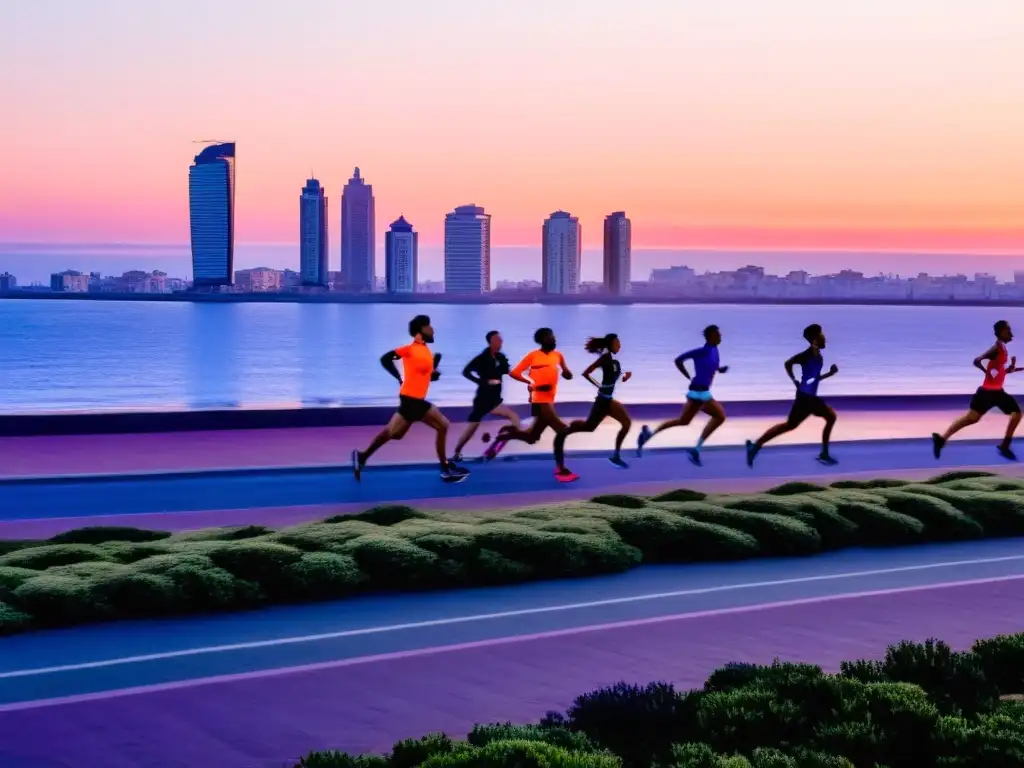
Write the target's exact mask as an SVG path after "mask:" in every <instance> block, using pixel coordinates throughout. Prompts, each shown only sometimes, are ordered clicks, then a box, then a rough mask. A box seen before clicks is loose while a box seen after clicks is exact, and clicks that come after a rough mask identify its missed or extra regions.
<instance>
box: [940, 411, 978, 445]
mask: <svg viewBox="0 0 1024 768" xmlns="http://www.w3.org/2000/svg"><path fill="white" fill-rule="evenodd" d="M979 421H981V414H980V413H978V412H977V411H968V412H967V413H965V414H964V415H963V416H961V417H960V418H959V419H957V420H956V421H954V422H953V423H952V424H950V425H949V429H947V430H946V431H945V433H944V434H943V435H942V441H943V442H945V441H947V440H949V438H951V437H952V436H953V435H955V434H956V433H957V432H959V431H960V430H961V429H963V428H964V427H969V426H971V425H972V424H977V423H978V422H979Z"/></svg>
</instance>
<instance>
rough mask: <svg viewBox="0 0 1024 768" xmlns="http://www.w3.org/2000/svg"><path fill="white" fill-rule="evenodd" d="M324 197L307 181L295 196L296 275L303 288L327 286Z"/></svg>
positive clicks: (324, 195) (317, 185)
mask: <svg viewBox="0 0 1024 768" xmlns="http://www.w3.org/2000/svg"><path fill="white" fill-rule="evenodd" d="M328 253H329V251H328V250H327V195H326V194H324V188H323V187H321V186H320V182H319V181H317V180H316V179H310V180H309V181H307V182H306V186H305V187H303V188H302V194H301V195H299V275H300V276H301V280H302V284H303V285H309V286H312V285H318V286H322V287H324V288H326V287H327V254H328Z"/></svg>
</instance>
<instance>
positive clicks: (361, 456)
mask: <svg viewBox="0 0 1024 768" xmlns="http://www.w3.org/2000/svg"><path fill="white" fill-rule="evenodd" d="M409 335H410V336H412V343H411V344H406V345H405V346H404V347H399V348H398V349H395V350H392V351H389V352H385V353H384V354H383V355H382V356H381V358H380V364H381V365H382V366H384V370H385V371H387V372H388V373H390V374H391V375H392V376H394V377H395V379H396V380H397V381H398V383H399V384H400V385H401V388H400V389H399V390H398V410H397V411H395V414H394V416H392V417H391V421H389V422H388V425H387V426H386V427H385V428H384V429H383V430H381V432H380V433H379V434H378V435H377V436H376V437H375V438H373V442H372V443H370V447H369V448H367V449H366V450H365V451H358V450H356V451H352V474H353V475H355V478H356V482H358V481H359V480H360V478H361V475H362V470H363V467H365V466H366V462H367V461H368V460H369V459H370V457H371V456H373V454H375V453H376V452H377V451H378V450H379V449H380V447H381V446H383V445H384V444H385V443H388V442H390V441H392V440H401V439H402V438H403V437H405V433H406V432H408V431H409V427H411V426H412V425H413V424H415V423H416V422H417V421H421V422H423V423H424V424H426V425H427V426H428V427H430V428H431V429H432V430H434V432H435V434H436V436H437V439H436V442H435V447H436V449H437V459H438V461H439V462H440V463H441V479H442V480H443V481H444V482H446V483H460V482H462V481H463V480H465V479H466V476H467V475H468V474H469V471H468V470H466V469H463V468H462V467H459V466H457V465H456V464H455V463H454V462H451V461H448V452H447V447H448V446H447V442H448V419H446V418H445V417H444V414H442V413H441V411H439V410H438V409H437V406H435V405H434V404H433V403H431V402H430V401H429V400H427V390H428V389H429V388H430V382H432V381H437V380H438V378H440V376H441V372H440V371H438V370H437V366H438V365H439V364H440V362H441V355H440V354H436V355H432V354H431V353H430V347H428V346H427V345H428V344H433V343H434V329H433V327H431V325H430V318H429V317H427V316H426V315H417V316H416V317H414V318H413V319H412V320H411V321H410V322H409ZM396 360H401V361H402V374H404V376H403V375H402V374H399V372H398V369H397V368H396V367H395V361H396Z"/></svg>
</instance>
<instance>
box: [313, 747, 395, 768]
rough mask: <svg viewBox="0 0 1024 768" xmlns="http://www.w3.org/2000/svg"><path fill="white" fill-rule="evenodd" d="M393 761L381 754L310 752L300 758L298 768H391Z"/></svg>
mask: <svg viewBox="0 0 1024 768" xmlns="http://www.w3.org/2000/svg"><path fill="white" fill-rule="evenodd" d="M390 766H391V761H390V760H388V759H387V758H386V757H381V756H380V755H359V756H358V757H352V756H351V755H348V754H345V753H344V752H338V751H337V750H329V751H327V752H310V753H309V754H308V755H306V756H305V757H304V758H302V759H301V760H299V762H298V765H297V766H296V768H390Z"/></svg>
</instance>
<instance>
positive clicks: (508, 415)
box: [491, 405, 521, 429]
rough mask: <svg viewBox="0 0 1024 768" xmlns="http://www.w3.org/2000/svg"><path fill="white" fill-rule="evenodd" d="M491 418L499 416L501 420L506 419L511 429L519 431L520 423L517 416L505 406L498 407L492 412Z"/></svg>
mask: <svg viewBox="0 0 1024 768" xmlns="http://www.w3.org/2000/svg"><path fill="white" fill-rule="evenodd" d="M491 415H492V416H501V418H503V419H508V420H509V422H510V423H511V424H512V426H513V427H515V428H516V429H519V427H520V424H521V422H520V421H519V414H518V413H516V412H515V411H513V410H512V409H511V408H509V407H508V406H507V405H499V406H498V407H497V408H495V409H494V410H493V411H491Z"/></svg>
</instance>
